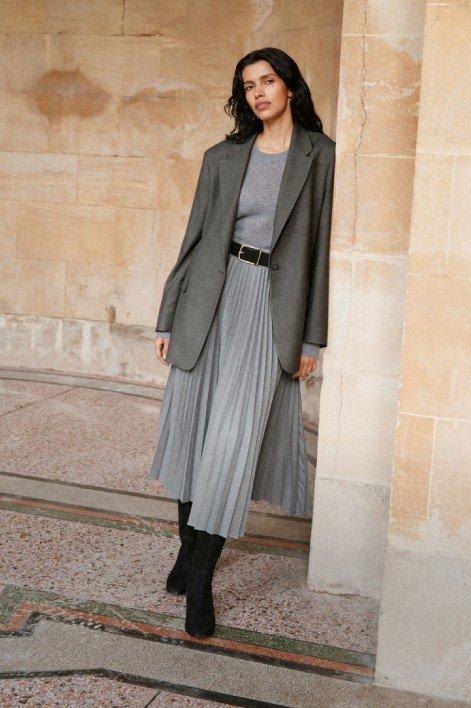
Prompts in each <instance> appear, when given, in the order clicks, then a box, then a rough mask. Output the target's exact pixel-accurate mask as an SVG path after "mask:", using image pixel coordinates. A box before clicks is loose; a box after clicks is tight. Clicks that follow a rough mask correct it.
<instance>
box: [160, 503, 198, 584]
mask: <svg viewBox="0 0 471 708" xmlns="http://www.w3.org/2000/svg"><path fill="white" fill-rule="evenodd" d="M191 505H192V502H191V501H188V502H182V501H180V499H179V500H178V533H179V535H180V541H181V545H180V548H179V549H178V555H177V559H176V561H175V565H174V566H173V568H172V570H171V571H170V574H169V576H168V578H167V582H166V584H165V589H166V590H167V592H170V593H172V595H183V594H184V593H185V591H186V584H187V579H188V574H189V571H190V564H191V559H192V557H193V552H194V550H195V545H196V537H197V533H198V531H197V529H195V528H194V527H193V526H188V517H189V516H190V512H191Z"/></svg>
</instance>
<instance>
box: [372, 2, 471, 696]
mask: <svg viewBox="0 0 471 708" xmlns="http://www.w3.org/2000/svg"><path fill="white" fill-rule="evenodd" d="M470 36H471V6H470V3H468V2H460V1H457V2H436V1H435V2H428V3H427V8H426V19H425V35H424V51H423V65H422V82H421V83H422V86H421V100H420V115H419V131H418V140H417V158H416V171H415V177H414V201H413V210H412V228H411V243H410V257H409V263H408V268H407V274H406V302H405V325H404V341H403V351H402V356H401V364H400V367H401V373H400V388H399V407H398V417H397V427H396V431H395V446H394V460H393V477H392V495H391V511H390V518H389V527H388V545H387V555H386V567H385V575H384V585H383V593H382V604H381V617H380V626H379V646H378V662H377V680H378V682H380V683H382V684H383V685H389V686H400V687H401V688H406V689H413V690H415V691H424V692H427V693H431V694H434V695H437V696H443V697H451V698H460V699H462V700H470V699H471V674H470V667H471V613H470V598H471V397H470V382H471V357H470V352H471V318H470V312H471V242H470V228H469V224H470V221H471V192H470V178H471V132H470V130H469V126H470V125H471V84H470V81H469V66H470V64H471V45H470V42H469V38H470ZM411 657H413V660H411Z"/></svg>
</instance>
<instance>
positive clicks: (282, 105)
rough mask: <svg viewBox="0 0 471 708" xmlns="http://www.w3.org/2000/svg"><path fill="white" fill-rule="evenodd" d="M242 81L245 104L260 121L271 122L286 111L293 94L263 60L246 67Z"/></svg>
mask: <svg viewBox="0 0 471 708" xmlns="http://www.w3.org/2000/svg"><path fill="white" fill-rule="evenodd" d="M242 81H243V84H244V90H245V97H246V99H247V103H248V104H249V106H250V107H251V109H252V110H253V112H254V113H255V115H256V116H257V118H260V120H263V121H267V120H273V119H274V118H278V117H280V116H281V115H282V114H283V113H284V112H285V111H286V110H287V108H288V104H289V100H288V99H289V97H290V96H292V95H293V93H292V91H290V90H289V89H288V87H287V86H286V84H285V83H284V81H283V79H281V78H280V77H279V76H278V74H276V73H275V72H274V71H273V69H272V67H271V66H270V64H269V63H268V62H267V61H265V60H264V59H263V60H260V61H257V62H255V64H250V66H246V67H245V68H244V69H243V70H242Z"/></svg>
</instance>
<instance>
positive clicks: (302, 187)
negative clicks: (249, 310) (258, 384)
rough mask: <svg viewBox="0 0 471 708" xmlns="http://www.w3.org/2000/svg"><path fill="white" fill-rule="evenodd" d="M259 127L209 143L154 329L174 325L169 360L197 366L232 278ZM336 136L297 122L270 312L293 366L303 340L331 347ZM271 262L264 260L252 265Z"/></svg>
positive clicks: (283, 354) (274, 247)
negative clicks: (242, 197) (239, 137)
mask: <svg viewBox="0 0 471 708" xmlns="http://www.w3.org/2000/svg"><path fill="white" fill-rule="evenodd" d="M255 138H256V135H255V134H254V135H251V136H250V137H249V138H248V139H247V140H245V142H244V143H239V144H236V143H231V142H229V141H227V140H225V139H224V140H221V141H220V142H218V143H216V144H215V145H213V146H211V147H210V148H208V149H207V150H206V151H205V152H204V155H203V162H202V165H201V170H200V174H199V178H198V183H197V186H196V192H195V196H194V200H193V205H192V208H191V212H190V217H189V220H188V225H187V228H186V232H185V235H184V237H183V241H182V243H181V246H180V251H179V254H178V257H177V260H176V263H175V265H174V266H173V268H172V270H171V271H170V273H169V275H168V277H167V280H166V282H165V285H164V289H163V294H162V300H161V303H160V308H159V313H158V317H157V324H156V327H155V331H156V332H164V331H171V333H172V334H171V337H170V342H169V347H168V351H167V361H168V362H169V363H171V364H176V366H178V367H179V368H181V369H186V370H189V369H192V368H193V366H194V365H195V363H196V361H197V359H198V356H199V354H200V352H201V350H202V348H203V345H204V342H205V339H206V336H207V334H208V331H209V328H210V326H211V322H212V320H213V316H214V314H215V311H216V307H217V304H218V302H219V298H220V295H221V292H222V288H223V285H224V280H225V277H226V269H227V263H228V259H229V247H230V243H231V240H232V235H233V230H234V224H235V219H236V214H237V206H238V202H239V194H240V190H241V188H242V183H243V180H244V175H245V170H246V168H247V165H248V161H249V157H250V151H251V149H252V145H253V143H254V141H255ZM334 170H335V142H334V141H333V140H332V139H331V138H329V137H328V136H327V135H325V134H324V133H319V132H315V131H311V130H307V129H306V128H303V127H302V126H301V125H299V124H298V123H294V125H293V132H292V135H291V142H290V146H289V150H288V155H287V159H286V164H285V169H284V172H283V177H282V180H281V185H280V191H279V194H278V201H277V206H276V212H275V223H274V229H273V237H272V243H271V247H270V254H269V266H268V267H269V278H270V298H271V311H272V317H273V331H274V336H275V344H276V348H277V352H278V356H279V359H280V363H281V366H282V367H283V369H285V371H287V372H289V373H294V372H295V371H296V370H297V368H298V366H299V358H300V354H301V349H302V344H303V342H310V343H312V344H318V345H319V346H320V347H326V346H327V322H328V290H329V246H330V230H331V215H332V201H333V186H334ZM254 267H263V266H254Z"/></svg>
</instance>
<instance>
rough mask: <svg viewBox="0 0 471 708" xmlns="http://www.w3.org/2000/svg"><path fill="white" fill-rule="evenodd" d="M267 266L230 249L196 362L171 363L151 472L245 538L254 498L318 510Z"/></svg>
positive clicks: (202, 518) (296, 387) (202, 514)
mask: <svg viewBox="0 0 471 708" xmlns="http://www.w3.org/2000/svg"><path fill="white" fill-rule="evenodd" d="M269 287H270V282H269V274H268V268H266V267H264V266H255V265H252V264H250V263H246V262H243V261H240V260H239V259H238V258H237V257H236V256H234V255H232V254H230V255H229V261H228V266H227V273H226V280H225V283H224V287H223V290H222V293H221V297H220V300H219V303H218V307H217V310H216V313H215V316H214V318H213V322H212V323H211V327H210V329H209V332H208V336H207V338H206V341H205V343H204V346H203V349H202V351H201V354H200V356H199V357H198V361H197V362H196V364H195V366H194V367H193V369H191V370H190V371H184V370H182V369H179V368H178V367H177V366H175V365H171V367H170V372H169V376H168V379H167V385H166V388H165V391H164V395H163V399H162V407H161V412H160V416H159V420H158V425H157V448H156V452H155V456H154V460H153V463H152V466H151V470H150V473H149V476H150V477H152V478H154V479H157V478H158V479H160V480H161V482H162V484H163V486H164V488H165V490H166V492H167V494H168V495H169V496H170V497H171V498H174V499H180V500H181V501H189V500H191V501H192V502H193V504H192V509H191V514H190V517H189V519H188V523H189V524H190V525H192V526H194V527H195V528H196V529H202V530H205V531H208V532H209V533H218V534H220V535H221V536H225V537H228V536H231V537H234V538H238V537H241V536H243V535H244V533H245V526H246V521H247V515H248V512H249V505H250V499H254V500H260V499H265V500H267V501H268V502H270V503H271V504H273V505H277V506H281V507H282V509H283V511H286V512H287V513H290V514H296V515H298V514H301V515H302V514H305V513H308V512H309V510H310V509H312V499H311V497H310V492H309V483H308V478H309V474H308V464H307V455H306V445H305V438H304V429H303V423H302V411H301V395H300V383H299V379H292V378H291V374H289V373H288V372H286V371H284V370H283V369H282V367H281V365H280V361H279V359H278V355H277V351H276V345H275V340H274V336H273V325H272V317H271V307H270V293H269Z"/></svg>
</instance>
